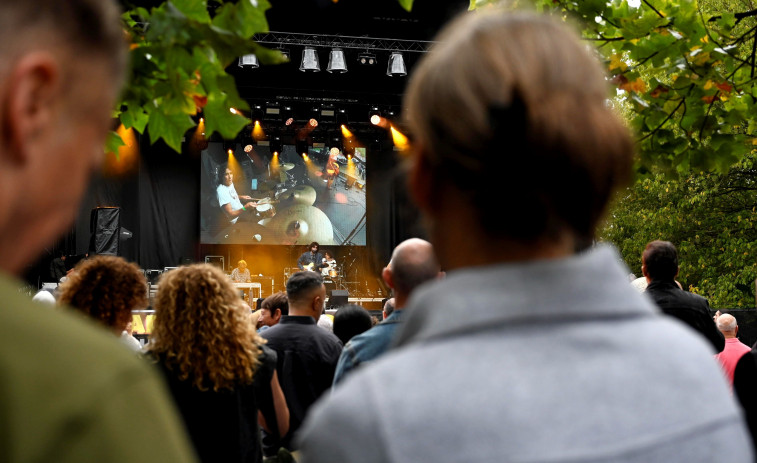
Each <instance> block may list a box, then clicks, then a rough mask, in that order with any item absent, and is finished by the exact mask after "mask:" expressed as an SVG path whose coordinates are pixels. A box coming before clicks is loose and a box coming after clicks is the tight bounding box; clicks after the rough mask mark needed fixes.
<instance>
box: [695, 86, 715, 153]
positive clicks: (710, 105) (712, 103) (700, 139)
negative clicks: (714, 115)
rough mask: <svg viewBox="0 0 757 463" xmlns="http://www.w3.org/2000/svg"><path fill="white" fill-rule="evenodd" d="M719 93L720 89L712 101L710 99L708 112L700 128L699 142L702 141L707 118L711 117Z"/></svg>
mask: <svg viewBox="0 0 757 463" xmlns="http://www.w3.org/2000/svg"><path fill="white" fill-rule="evenodd" d="M718 95H720V90H718V91H717V92H715V95H713V96H712V101H710V104H709V105H707V114H705V115H704V120H703V121H702V126H701V127H700V128H699V143H702V133H703V132H704V126H705V125H707V119H708V118H709V117H710V110H711V109H712V105H714V104H715V102H716V101H718Z"/></svg>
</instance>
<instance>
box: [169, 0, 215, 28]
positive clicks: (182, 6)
mask: <svg viewBox="0 0 757 463" xmlns="http://www.w3.org/2000/svg"><path fill="white" fill-rule="evenodd" d="M171 3H173V5H174V6H175V7H176V9H177V10H179V11H181V12H182V13H184V15H185V16H186V17H187V18H189V19H193V20H195V21H199V22H202V23H209V22H210V15H209V14H208V3H207V1H206V0H171Z"/></svg>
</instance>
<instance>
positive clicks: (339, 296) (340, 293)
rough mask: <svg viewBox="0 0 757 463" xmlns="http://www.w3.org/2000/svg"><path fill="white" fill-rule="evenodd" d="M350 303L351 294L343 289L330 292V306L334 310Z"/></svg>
mask: <svg viewBox="0 0 757 463" xmlns="http://www.w3.org/2000/svg"><path fill="white" fill-rule="evenodd" d="M348 302H349V292H348V291H346V290H343V289H332V290H331V291H329V306H330V307H332V308H337V307H341V306H343V305H347V303H348Z"/></svg>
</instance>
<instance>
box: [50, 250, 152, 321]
mask: <svg viewBox="0 0 757 463" xmlns="http://www.w3.org/2000/svg"><path fill="white" fill-rule="evenodd" d="M58 299H59V300H60V302H62V303H64V304H68V305H70V306H71V307H73V308H75V309H77V310H79V311H81V312H84V313H85V314H87V315H89V316H90V317H92V318H94V319H95V320H98V321H100V322H101V323H103V324H104V325H106V326H108V327H112V328H117V329H124V327H126V324H127V323H129V320H131V316H132V315H131V311H132V310H134V309H144V308H146V307H147V280H145V276H144V275H143V274H142V271H141V270H140V269H139V267H137V265H136V264H132V263H129V262H126V261H125V260H124V259H122V258H121V257H115V256H97V257H93V258H91V259H87V260H85V261H83V262H82V263H80V264H79V265H77V266H76V271H75V272H73V273H71V274H70V275H69V276H68V277H67V279H66V281H65V282H64V283H63V284H62V285H61V291H60V296H59V297H58Z"/></svg>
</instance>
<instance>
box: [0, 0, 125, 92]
mask: <svg viewBox="0 0 757 463" xmlns="http://www.w3.org/2000/svg"><path fill="white" fill-rule="evenodd" d="M0 42H2V43H3V44H4V46H6V47H7V48H6V50H7V52H3V54H2V55H3V60H0V69H2V61H9V60H10V61H12V60H13V59H12V58H13V55H14V54H17V53H23V52H24V51H25V50H28V49H30V48H32V47H33V46H34V44H35V43H42V42H45V43H47V44H48V45H49V46H60V47H61V49H68V50H70V51H71V56H72V58H73V57H77V58H81V57H86V56H92V55H97V56H98V57H101V58H107V60H108V61H109V62H110V66H109V67H110V69H111V70H112V72H113V75H114V77H116V78H117V79H119V80H120V79H122V76H123V74H124V71H125V69H126V62H127V47H126V40H125V35H124V32H123V27H122V24H121V21H120V11H119V7H118V4H117V2H115V1H112V0H66V1H63V2H61V1H60V0H29V1H4V2H0Z"/></svg>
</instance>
